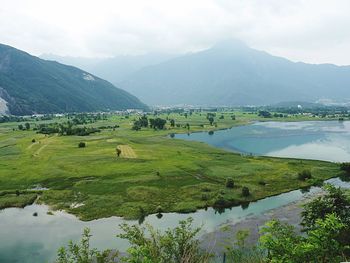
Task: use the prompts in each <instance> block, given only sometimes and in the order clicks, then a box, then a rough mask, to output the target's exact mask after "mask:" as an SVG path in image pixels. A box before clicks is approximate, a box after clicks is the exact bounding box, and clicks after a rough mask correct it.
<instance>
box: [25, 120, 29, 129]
mask: <svg viewBox="0 0 350 263" xmlns="http://www.w3.org/2000/svg"><path fill="white" fill-rule="evenodd" d="M24 126H25V127H26V130H29V129H30V124H29V123H28V122H26V123H25V124H24Z"/></svg>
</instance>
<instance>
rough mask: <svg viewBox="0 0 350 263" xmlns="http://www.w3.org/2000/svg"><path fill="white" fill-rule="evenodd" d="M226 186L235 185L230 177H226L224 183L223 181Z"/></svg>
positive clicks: (231, 186)
mask: <svg viewBox="0 0 350 263" xmlns="http://www.w3.org/2000/svg"><path fill="white" fill-rule="evenodd" d="M225 185H226V187H227V188H233V187H234V186H235V183H234V181H233V179H232V178H230V177H229V178H226V183H225Z"/></svg>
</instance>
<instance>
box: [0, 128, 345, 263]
mask: <svg viewBox="0 0 350 263" xmlns="http://www.w3.org/2000/svg"><path fill="white" fill-rule="evenodd" d="M175 137H176V138H181V139H189V140H196V141H202V142H206V143H208V144H211V145H214V146H216V147H221V148H225V149H228V150H233V151H240V152H242V153H248V154H250V153H252V154H258V155H269V156H280V157H298V158H308V159H320V160H330V161H349V160H350V123H349V122H343V123H339V122H295V123H279V122H266V123H256V124H253V125H249V126H243V127H237V128H233V129H229V130H223V131H217V132H215V134H214V135H208V134H207V133H194V134H191V135H190V136H188V135H183V134H181V135H176V136H175ZM328 182H330V183H332V184H335V185H339V186H343V187H348V188H350V184H349V183H345V182H342V181H341V180H340V179H338V178H335V179H330V180H328ZM318 191H320V188H317V187H312V188H311V189H310V190H309V192H305V191H301V190H295V191H291V192H289V193H284V194H280V195H278V196H273V197H268V198H265V199H262V200H259V201H257V202H252V203H250V204H249V206H248V207H245V208H242V207H241V206H238V207H233V208H231V209H226V210H225V211H224V212H223V213H218V212H217V211H215V210H214V209H212V208H209V209H207V210H199V211H197V212H195V213H191V214H177V213H166V214H164V215H163V217H162V218H161V219H158V218H157V217H156V216H155V215H150V216H148V217H146V218H145V221H144V223H145V222H147V223H149V224H151V225H153V226H155V227H156V228H159V229H166V228H167V227H174V226H176V225H177V223H178V221H179V220H182V219H186V218H188V217H189V216H191V217H193V218H194V224H195V225H197V226H200V225H203V233H204V232H212V231H214V230H215V229H216V228H217V227H218V226H219V225H222V224H225V223H233V222H238V221H240V220H244V219H245V218H247V217H249V216H257V215H259V214H262V213H264V212H266V211H268V210H270V209H274V208H278V207H280V206H283V205H287V204H289V203H291V202H293V201H297V200H300V199H302V198H304V197H306V196H308V195H310V194H314V193H316V192H318ZM47 211H48V207H47V206H44V205H31V206H27V207H26V208H24V209H18V208H9V209H5V210H2V211H0V262H9V263H10V262H28V263H31V262H33V263H34V262H35V263H37V262H52V261H53V260H54V258H55V255H56V251H57V249H58V248H59V247H60V246H61V245H63V244H66V243H67V242H68V241H69V240H71V239H72V240H78V239H79V238H80V235H81V233H82V231H83V229H84V227H89V228H91V232H92V234H93V237H92V246H93V247H97V248H99V249H103V248H118V249H119V250H121V251H124V250H125V249H126V248H127V246H128V244H127V243H126V242H125V241H124V240H120V239H118V238H116V237H115V235H116V234H118V233H119V228H118V225H119V224H120V223H123V222H127V223H129V224H138V223H139V222H138V221H124V220H123V219H121V218H119V217H110V218H104V219H99V220H93V221H90V222H83V221H80V220H78V219H77V218H76V217H74V216H73V215H69V214H67V213H64V212H55V214H54V215H47V214H46V213H47ZM34 212H37V213H38V216H37V217H34V216H33V213H34Z"/></svg>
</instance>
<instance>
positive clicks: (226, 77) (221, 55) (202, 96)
mask: <svg viewBox="0 0 350 263" xmlns="http://www.w3.org/2000/svg"><path fill="white" fill-rule="evenodd" d="M120 86H121V87H122V88H124V89H125V90H128V91H130V92H132V93H133V94H135V95H136V96H138V97H140V98H142V99H143V100H144V101H145V102H146V103H148V104H149V105H177V104H191V105H207V106H218V105H227V106H239V105H268V104H274V103H278V102H281V101H299V100H302V101H317V100H319V99H335V100H344V99H349V98H350V66H336V65H331V64H321V65H313V64H306V63H300V62H298V63H295V62H291V61H289V60H287V59H285V58H281V57H276V56H272V55H270V54H268V53H266V52H263V51H258V50H255V49H252V48H250V47H248V46H247V45H245V44H244V43H242V42H240V41H236V40H228V41H224V42H221V43H219V44H217V45H215V46H213V47H212V48H210V49H207V50H204V51H200V52H197V53H193V54H189V55H184V56H180V57H177V58H173V59H170V60H167V61H165V62H162V63H160V64H157V65H153V66H147V67H145V68H143V69H140V70H139V71H137V72H135V73H134V74H132V75H131V76H130V77H128V78H127V79H126V80H125V81H123V82H122V83H121V84H120Z"/></svg>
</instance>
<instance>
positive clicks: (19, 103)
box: [0, 44, 147, 115]
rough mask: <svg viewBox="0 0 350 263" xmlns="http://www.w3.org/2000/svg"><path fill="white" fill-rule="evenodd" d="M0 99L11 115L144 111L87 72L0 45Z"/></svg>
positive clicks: (107, 83) (105, 82)
mask: <svg viewBox="0 0 350 263" xmlns="http://www.w3.org/2000/svg"><path fill="white" fill-rule="evenodd" d="M0 98H2V100H5V101H6V102H7V107H8V111H9V113H11V114H14V115H29V114H33V113H62V112H92V111H103V110H125V109H146V108H147V107H146V105H144V104H143V103H141V102H140V101H139V100H138V99H137V98H136V97H134V96H132V95H131V94H129V93H128V92H126V91H124V90H121V89H118V88H116V87H115V86H113V85H112V84H111V83H109V82H107V81H105V80H102V79H100V78H98V77H96V76H94V75H92V74H90V73H87V72H85V71H82V70H80V69H78V68H75V67H72V66H66V65H63V64H60V63H57V62H54V61H46V60H42V59H39V58H37V57H34V56H31V55H29V54H27V53H25V52H23V51H20V50H18V49H15V48H12V47H10V46H6V45H1V44H0ZM0 113H1V112H0Z"/></svg>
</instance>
